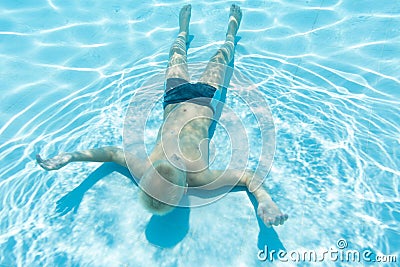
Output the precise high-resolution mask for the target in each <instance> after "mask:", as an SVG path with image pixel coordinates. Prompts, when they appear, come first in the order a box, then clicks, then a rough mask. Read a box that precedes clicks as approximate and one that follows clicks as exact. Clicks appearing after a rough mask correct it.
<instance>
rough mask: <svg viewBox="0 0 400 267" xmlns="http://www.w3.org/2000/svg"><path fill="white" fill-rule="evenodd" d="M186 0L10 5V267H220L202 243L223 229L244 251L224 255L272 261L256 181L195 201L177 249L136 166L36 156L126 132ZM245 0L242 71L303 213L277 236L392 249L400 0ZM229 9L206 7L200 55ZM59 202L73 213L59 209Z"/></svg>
mask: <svg viewBox="0 0 400 267" xmlns="http://www.w3.org/2000/svg"><path fill="white" fill-rule="evenodd" d="M25 2H26V3H25ZM182 4H183V2H182V3H179V2H176V3H173V4H167V3H158V2H154V3H153V4H144V3H141V4H137V3H129V4H125V3H119V2H115V1H112V2H110V3H106V4H105V3H99V2H95V1H81V2H79V3H78V2H71V3H69V4H67V3H59V2H55V1H42V2H39V1H24V5H23V6H17V5H18V3H13V4H11V2H7V3H2V4H0V6H1V7H2V10H3V11H2V14H3V16H2V18H1V19H0V40H1V43H2V45H1V46H0V58H1V63H0V80H1V83H2V85H3V90H2V95H0V99H1V101H2V103H3V104H2V106H1V108H0V140H1V144H0V157H1V159H2V160H1V164H0V196H1V199H0V200H1V201H0V207H1V209H0V248H1V252H0V253H1V254H0V259H1V260H0V262H1V263H2V264H9V265H13V264H14V263H16V262H17V263H18V262H19V263H20V264H21V265H32V264H33V263H39V264H42V265H52V264H54V263H60V264H64V265H74V264H78V263H79V264H82V265H96V264H98V265H103V266H104V265H113V266H118V265H121V264H123V263H132V264H133V263H135V264H144V263H145V262H146V263H152V264H160V262H161V261H164V264H165V265H168V266H173V265H184V262H187V263H193V264H194V265H199V264H203V265H207V264H208V265H212V264H213V263H215V262H214V261H213V259H211V258H205V257H203V256H201V252H199V251H197V252H196V251H194V250H196V249H194V248H195V247H200V248H202V249H204V250H205V251H208V250H209V248H207V244H210V242H211V243H212V242H216V240H214V239H209V238H208V237H207V236H209V235H210V234H211V235H212V236H213V237H215V238H216V239H218V240H221V241H223V240H226V241H227V242H228V243H230V244H231V246H230V250H229V251H227V250H226V249H227V248H226V246H227V244H215V247H216V248H217V249H219V250H221V251H225V252H226V253H227V254H226V255H230V256H229V257H228V258H223V259H222V257H219V256H218V258H220V260H221V262H224V263H226V264H231V263H233V262H244V261H246V262H249V264H250V265H257V262H256V259H257V258H256V255H257V244H258V245H260V242H261V243H262V242H263V241H262V240H261V241H260V239H259V240H257V238H259V237H258V236H262V235H261V234H260V233H262V232H263V231H265V229H263V228H262V226H260V229H261V230H260V231H261V232H260V233H258V231H259V229H258V227H257V223H256V219H255V216H254V214H253V209H252V207H251V205H250V204H249V203H247V202H248V201H247V200H246V199H247V196H246V194H245V193H243V192H241V193H233V194H232V195H228V196H227V197H226V198H224V199H223V200H222V201H219V202H217V203H214V204H213V205H211V206H210V207H204V208H201V209H193V210H192V211H191V214H190V227H189V226H187V227H188V229H189V230H188V233H187V234H186V238H184V239H182V240H180V242H178V243H177V244H176V246H175V247H174V248H173V249H171V250H170V251H169V252H168V255H167V254H166V252H165V250H162V249H159V248H156V247H154V246H152V245H151V244H150V245H149V241H148V240H146V236H145V234H144V233H145V231H146V229H147V228H148V227H149V225H148V224H147V223H148V221H149V220H151V218H150V216H149V215H148V214H147V213H146V212H145V211H143V210H142V208H141V207H140V206H139V205H138V204H137V201H136V188H135V187H134V186H132V184H131V182H130V181H129V180H128V179H126V177H124V175H122V174H120V173H116V172H113V173H111V172H112V171H110V168H108V169H107V168H106V167H104V168H103V169H100V170H99V169H98V167H99V165H98V164H93V163H89V164H83V163H74V164H71V165H69V166H67V167H65V169H64V170H63V171H58V172H44V171H42V170H41V169H39V167H38V166H37V165H36V163H35V162H34V157H35V155H36V154H37V153H39V152H40V153H41V154H42V155H44V156H52V155H55V154H56V153H57V152H60V151H73V150H76V149H86V148H90V147H98V146H103V145H121V144H122V126H123V120H124V115H125V112H126V108H127V107H128V105H129V101H130V99H131V97H132V96H133V94H134V89H135V88H139V87H140V86H142V85H143V84H145V83H146V81H147V80H148V79H151V77H154V76H156V75H157V74H159V73H160V72H162V71H163V70H164V68H165V66H166V64H167V57H168V49H169V45H170V43H171V42H172V41H173V39H174V35H175V33H176V31H177V29H178V27H177V23H176V21H177V17H178V11H179V7H180V6H181V5H182ZM241 6H242V7H243V10H244V19H243V23H242V26H241V30H240V36H241V39H240V40H239V43H238V47H237V51H236V57H235V69H236V71H238V72H239V73H240V74H241V75H244V76H245V77H246V78H247V79H249V80H251V81H252V82H253V83H254V84H256V85H257V89H258V90H260V92H262V93H263V94H264V95H265V98H266V100H267V102H268V103H269V106H270V109H271V111H272V114H273V117H274V123H275V127H276V135H277V136H276V140H277V150H276V154H275V160H274V163H273V168H272V170H271V172H270V174H269V176H268V178H267V184H266V186H267V187H268V188H269V190H270V192H271V194H272V196H273V197H274V199H275V200H276V201H277V202H278V204H279V205H280V206H282V207H283V209H284V210H285V211H287V212H288V213H289V214H290V215H291V218H290V220H289V221H288V223H287V224H286V225H285V226H283V227H280V228H277V229H276V230H275V231H276V232H274V233H275V234H278V235H277V236H279V237H278V239H277V241H279V242H280V243H282V244H283V246H284V247H285V248H286V249H288V250H289V249H299V248H304V247H307V248H310V249H311V248H327V249H328V248H329V247H332V246H334V245H335V242H336V241H337V240H338V239H339V238H342V237H344V238H345V239H346V240H347V242H348V243H349V247H351V248H353V249H363V248H367V247H368V248H373V249H374V250H375V251H377V252H380V253H386V254H391V253H392V254H393V253H394V252H395V248H396V247H398V245H399V243H398V240H399V237H400V229H399V226H398V221H399V219H400V215H399V214H400V209H399V205H398V204H399V202H400V194H399V176H400V171H399V170H400V168H399V166H400V155H399V152H398V149H397V148H398V147H399V145H400V138H399V136H400V135H399V133H400V123H399V122H400V115H399V114H400V100H399V99H400V98H399V96H400V95H399V91H398V89H397V88H399V85H400V81H399V77H400V69H399V68H398V66H397V65H398V63H397V61H398V60H397V57H398V55H399V48H400V38H399V36H400V34H399V33H400V32H399V29H400V27H399V26H400V25H399V24H400V23H399V20H398V18H399V17H400V5H399V4H398V3H396V1H380V2H379V3H376V1H363V3H362V4H361V3H358V2H357V1H344V0H343V1H342V0H332V1H330V0H321V1H316V0H315V1H311V0H310V1H302V2H296V3H294V2H293V1H284V0H278V1H270V2H263V1H255V2H243V3H242V4H241ZM228 8H229V6H227V4H226V3H225V2H224V1H219V2H211V1H209V2H204V3H202V4H193V8H192V9H193V14H192V22H193V23H192V27H191V34H193V35H194V40H193V41H192V43H191V45H190V46H191V48H190V50H189V54H188V57H189V61H190V62H204V61H206V60H207V59H208V58H209V57H210V56H211V55H212V53H213V52H214V51H215V49H216V48H218V46H219V45H220V44H221V40H222V39H223V37H224V31H225V22H226V16H227V10H228ZM193 75H194V76H196V75H197V73H193ZM235 84H237V81H235V77H234V79H233V80H232V85H233V86H234V85H235ZM230 104H232V105H234V104H235V102H230ZM253 145H254V144H253ZM111 169H112V168H111ZM99 173H100V174H99ZM103 176H104V179H100V178H99V177H103ZM84 181H89V182H86V184H87V183H93V184H92V185H91V187H88V188H86V187H85V182H84ZM82 184H83V185H82ZM82 192H84V194H83V193H82ZM242 193H243V194H242ZM74 198H77V199H80V201H78V202H77V201H74ZM57 201H59V202H58V204H57ZM60 201H61V204H60ZM246 201H247V202H246ZM243 202H246V203H247V204H244V207H243V208H242V207H239V204H238V203H243ZM121 203H124V204H125V205H122V204H121ZM60 205H61V206H60ZM57 208H65V209H66V210H67V211H69V210H71V212H69V213H67V214H66V215H64V216H60V215H59V214H58V213H57V212H56V210H57ZM75 209H77V210H76V211H74V210H75ZM216 214H224V215H223V216H222V217H221V216H218V215H216ZM185 216H186V215H185ZM187 216H189V215H188V214H187ZM188 220H189V219H188ZM215 221H217V222H218V223H217V224H215V223H214V222H215ZM226 224H228V225H229V227H228V228H226V227H225V226H226ZM244 225H246V226H247V227H244ZM146 227H147V228H146ZM222 228H224V229H227V231H222ZM243 228H245V229H243ZM229 229H231V230H232V231H228V230H229ZM233 229H243V230H241V232H239V233H238V231H237V230H233ZM231 232H232V233H231ZM233 232H235V234H233ZM257 234H258V236H257ZM272 236H274V235H272ZM269 237H271V235H269ZM264 238H265V236H264ZM279 242H278V243H279ZM132 248H134V250H135V251H134V252H132ZM191 250H193V251H191ZM153 254H157V255H159V259H155V258H154V257H153ZM104 255H109V256H108V257H104ZM216 257H217V255H216ZM99 259H102V260H99Z"/></svg>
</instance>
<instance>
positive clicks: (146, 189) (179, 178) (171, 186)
mask: <svg viewBox="0 0 400 267" xmlns="http://www.w3.org/2000/svg"><path fill="white" fill-rule="evenodd" d="M185 186H186V173H185V172H184V171H182V170H180V169H178V168H176V167H174V166H173V165H172V164H171V163H169V162H168V161H166V160H159V161H156V162H154V163H153V165H152V166H150V167H149V168H148V169H147V170H146V172H145V173H144V174H143V176H142V178H141V179H140V182H139V187H140V189H141V190H140V191H139V201H140V203H142V205H143V206H144V207H145V208H146V209H147V210H148V211H150V212H151V213H154V214H157V215H165V214H167V213H168V212H170V211H172V209H173V208H174V206H176V205H178V204H179V202H180V200H181V198H182V196H183V194H184V192H185Z"/></svg>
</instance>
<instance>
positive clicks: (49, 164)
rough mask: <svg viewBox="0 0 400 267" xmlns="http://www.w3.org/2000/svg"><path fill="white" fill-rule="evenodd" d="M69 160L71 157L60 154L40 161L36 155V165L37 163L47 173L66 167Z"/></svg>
mask: <svg viewBox="0 0 400 267" xmlns="http://www.w3.org/2000/svg"><path fill="white" fill-rule="evenodd" d="M70 160H71V155H69V154H61V155H58V156H55V157H54V158H51V159H42V158H41V157H40V155H39V154H38V155H36V161H37V163H39V165H40V167H42V168H43V169H45V170H48V171H51V170H58V169H60V168H62V167H64V166H65V165H67V164H68V163H69V161H70Z"/></svg>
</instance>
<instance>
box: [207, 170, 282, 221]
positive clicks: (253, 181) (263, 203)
mask: <svg viewBox="0 0 400 267" xmlns="http://www.w3.org/2000/svg"><path fill="white" fill-rule="evenodd" d="M207 176H208V177H206V179H205V180H207V181H209V183H207V184H206V185H205V186H204V187H203V188H204V189H207V190H213V189H217V188H220V187H223V186H246V187H247V189H248V190H249V191H250V192H251V193H252V194H253V195H254V196H255V197H256V199H257V202H258V208H257V214H258V216H259V217H260V218H261V219H262V220H263V221H264V223H265V225H266V226H268V227H269V226H272V225H276V226H277V225H280V224H283V223H284V222H285V221H286V220H287V219H288V215H286V214H283V213H282V212H281V211H280V209H279V208H278V206H277V205H276V203H275V202H274V201H273V200H272V198H271V196H270V195H269V194H268V192H267V191H266V190H265V189H264V188H263V186H262V183H263V180H262V178H261V177H259V176H258V175H257V174H255V173H254V172H253V171H249V170H245V171H240V170H223V171H221V170H210V171H209V173H208V175H207Z"/></svg>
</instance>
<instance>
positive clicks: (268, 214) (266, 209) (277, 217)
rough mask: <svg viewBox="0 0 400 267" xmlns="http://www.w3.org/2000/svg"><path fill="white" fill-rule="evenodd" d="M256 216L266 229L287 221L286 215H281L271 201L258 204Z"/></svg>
mask: <svg viewBox="0 0 400 267" xmlns="http://www.w3.org/2000/svg"><path fill="white" fill-rule="evenodd" d="M257 214H258V216H259V217H260V218H261V219H262V220H263V222H264V223H265V225H266V226H267V227H271V226H272V225H275V226H278V225H280V224H283V223H284V222H285V221H286V220H287V219H288V215H287V214H283V213H282V212H281V211H280V209H279V208H278V206H277V205H276V204H275V202H273V201H272V200H267V201H264V202H261V203H259V204H258V209H257Z"/></svg>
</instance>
